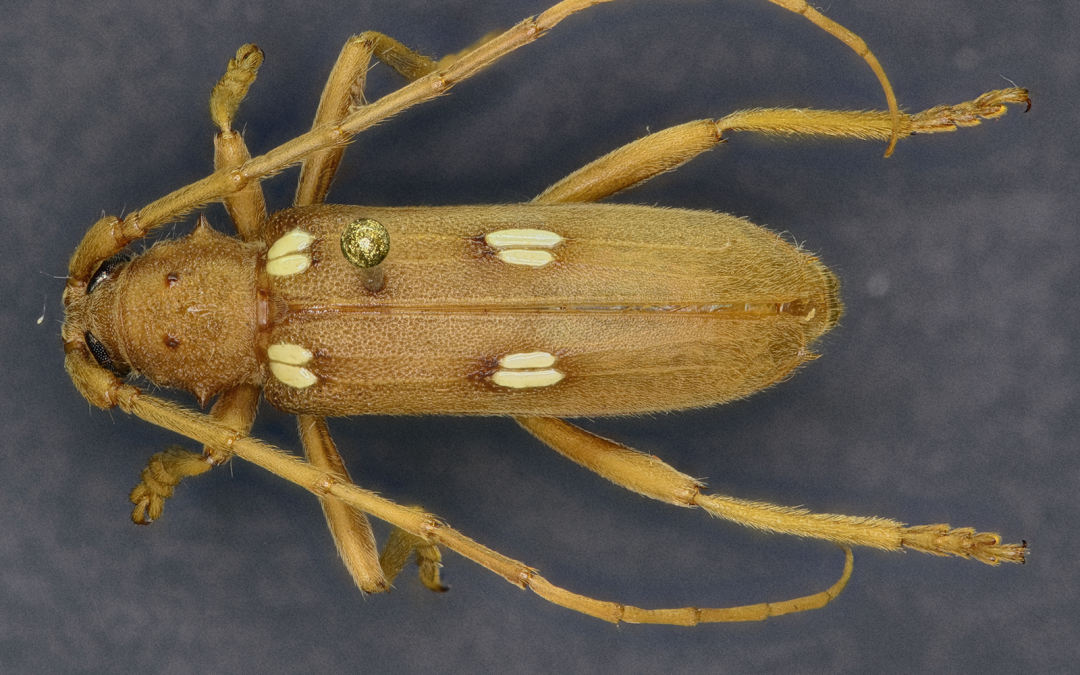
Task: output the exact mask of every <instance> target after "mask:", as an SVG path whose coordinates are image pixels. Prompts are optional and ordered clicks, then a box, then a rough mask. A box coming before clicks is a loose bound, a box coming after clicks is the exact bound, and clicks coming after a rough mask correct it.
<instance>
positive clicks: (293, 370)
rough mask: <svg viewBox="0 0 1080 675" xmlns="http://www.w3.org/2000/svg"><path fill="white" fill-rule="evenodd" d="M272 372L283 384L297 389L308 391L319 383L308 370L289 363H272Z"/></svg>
mask: <svg viewBox="0 0 1080 675" xmlns="http://www.w3.org/2000/svg"><path fill="white" fill-rule="evenodd" d="M270 372H272V373H273V374H274V377H276V378H277V379H279V380H281V381H282V383H284V384H287V385H289V386H290V387H295V388H297V389H306V388H307V387H310V386H311V385H313V384H315V383H316V382H318V381H319V378H318V377H316V376H315V373H313V372H311V371H310V370H308V369H307V368H301V367H300V366H291V365H289V364H287V363H278V362H277V361H271V362H270Z"/></svg>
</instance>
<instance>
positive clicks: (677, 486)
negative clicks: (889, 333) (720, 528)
mask: <svg viewBox="0 0 1080 675" xmlns="http://www.w3.org/2000/svg"><path fill="white" fill-rule="evenodd" d="M515 419H516V420H517V422H518V424H520V425H521V426H523V427H525V429H526V430H527V431H528V432H529V433H531V434H532V435H534V436H536V437H537V438H538V439H540V440H541V441H543V442H544V443H545V444H546V445H548V446H550V447H551V448H553V449H554V450H555V451H556V452H558V453H560V454H561V455H563V456H564V457H567V458H568V459H571V460H573V461H574V462H577V463H578V464H580V465H582V466H584V467H585V468H587V469H590V470H591V471H594V472H596V473H598V474H600V475H601V476H603V477H604V478H607V479H608V480H610V481H612V482H613V483H616V484H617V485H621V486H623V487H625V488H627V489H629V490H633V491H634V492H637V493H639V494H643V495H645V496H646V497H652V498H653V499H659V500H660V501H664V502H667V503H669V504H675V505H676V506H700V507H702V508H703V509H705V510H706V511H708V512H709V513H711V514H712V515H714V516H717V517H720V518H724V519H726V520H731V521H734V522H736V523H739V524H741V525H746V526H747V527H753V528H756V529H759V530H767V531H771V532H779V533H782V534H793V535H796V536H799V537H812V538H815V539H826V540H829V541H832V542H836V543H838V544H842V545H845V546H846V545H852V546H870V547H873V548H880V549H886V550H893V551H895V550H900V549H901V548H904V547H907V548H911V549H914V550H917V551H923V552H924V553H932V554H934V555H955V556H959V557H961V558H975V559H976V560H981V561H982V562H984V563H988V564H990V565H997V564H998V563H1000V562H1019V563H1022V562H1024V552H1025V549H1026V546H1025V545H1018V544H1004V545H1003V544H1002V543H1001V537H999V536H998V535H996V534H990V533H985V532H975V530H973V529H971V528H957V529H951V528H950V527H949V526H948V525H923V526H918V527H908V526H906V525H904V524H903V523H900V522H897V521H895V520H889V519H887V518H866V517H854V516H842V515H836V514H830V513H811V512H809V511H806V510H805V509H798V508H791V507H787V506H777V505H775V504H767V503H763V502H751V501H747V500H743V499H735V498H733V497H725V496H723V495H704V494H702V493H701V488H703V487H704V485H703V484H702V483H701V482H699V481H696V480H694V479H693V478H691V477H690V476H687V475H686V474H684V473H680V472H679V471H676V470H675V469H673V468H672V467H671V466H669V465H668V464H665V463H664V462H662V461H660V460H659V459H658V458H656V457H654V456H652V455H647V454H645V453H643V452H639V451H637V450H634V449H632V448H628V447H627V446H625V445H622V444H620V443H615V442H614V441H609V440H607V439H605V438H601V437H599V436H597V435H595V434H592V433H589V432H588V431H585V430H584V429H581V428H579V427H576V426H574V425H573V424H570V423H569V422H566V421H563V420H560V419H556V418H554V417H515Z"/></svg>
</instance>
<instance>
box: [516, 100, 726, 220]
mask: <svg viewBox="0 0 1080 675" xmlns="http://www.w3.org/2000/svg"><path fill="white" fill-rule="evenodd" d="M719 142H720V132H719V130H717V128H716V123H715V122H713V121H712V120H697V121H694V122H687V123H686V124H680V125H678V126H675V127H671V128H669V129H664V130H663V131H658V132H657V133H655V134H649V135H648V136H646V137H644V138H641V139H638V140H636V141H634V142H633V143H628V144H627V145H624V146H622V147H621V148H618V149H616V150H613V151H611V152H609V153H608V154H606V155H604V156H603V157H601V158H600V159H597V160H594V161H592V162H589V163H588V164H586V165H585V166H583V167H582V168H580V169H578V170H577V171H575V172H574V173H572V174H570V175H569V176H567V177H566V178H563V179H562V180H560V181H559V182H557V183H555V184H554V185H552V186H551V187H549V188H548V189H546V190H544V191H543V192H542V193H540V194H539V195H538V196H537V197H535V198H534V199H533V200H532V203H534V204H565V203H570V202H578V203H586V202H595V201H599V200H601V199H604V198H605V197H609V196H611V195H613V194H615V193H616V192H619V191H620V190H625V189H627V188H630V187H633V186H635V185H638V184H640V183H644V182H645V181H647V180H649V179H650V178H652V177H654V176H657V175H659V174H661V173H664V172H666V171H673V170H675V169H677V168H679V167H680V166H682V165H683V164H685V163H686V162H689V161H690V160H691V159H693V158H694V157H697V156H698V155H700V154H701V153H703V152H705V151H706V150H709V149H711V148H712V147H713V146H714V145H716V144H717V143H719Z"/></svg>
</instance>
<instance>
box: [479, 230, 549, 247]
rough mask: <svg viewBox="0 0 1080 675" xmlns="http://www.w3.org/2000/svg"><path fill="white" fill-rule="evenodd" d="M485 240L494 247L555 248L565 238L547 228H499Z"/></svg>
mask: <svg viewBox="0 0 1080 675" xmlns="http://www.w3.org/2000/svg"><path fill="white" fill-rule="evenodd" d="M484 241H485V242H487V245H488V246H490V247H492V248H510V247H511V246H525V247H528V248H554V247H556V246H558V245H559V244H560V243H562V241H563V238H562V237H560V236H559V235H557V234H555V233H554V232H548V231H547V230H497V231H495V232H492V233H491V234H488V235H486V236H485V237H484Z"/></svg>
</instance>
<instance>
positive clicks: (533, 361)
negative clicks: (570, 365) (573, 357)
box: [499, 352, 555, 370]
mask: <svg viewBox="0 0 1080 675" xmlns="http://www.w3.org/2000/svg"><path fill="white" fill-rule="evenodd" d="M499 365H500V366H502V367H503V368H511V369H514V370H518V369H521V368H548V367H550V366H553V365H555V357H554V356H552V355H551V354H548V353H547V352H522V353H520V354H507V355H506V356H504V357H502V358H501V359H499Z"/></svg>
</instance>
